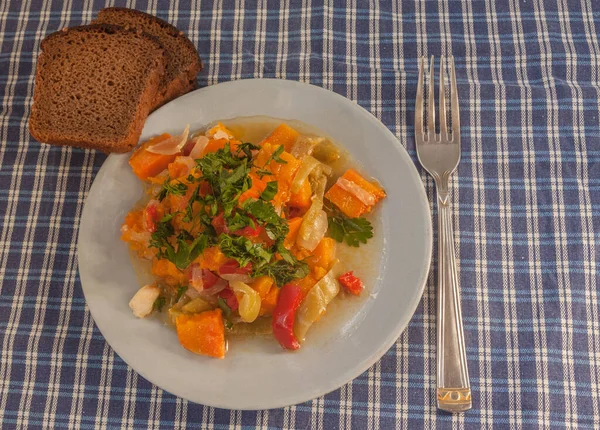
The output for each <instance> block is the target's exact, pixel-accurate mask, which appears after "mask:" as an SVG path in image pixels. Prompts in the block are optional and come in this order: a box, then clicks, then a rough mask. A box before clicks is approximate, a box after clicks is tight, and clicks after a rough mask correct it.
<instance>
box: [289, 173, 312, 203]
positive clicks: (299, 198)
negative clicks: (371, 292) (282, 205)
mask: <svg viewBox="0 0 600 430" xmlns="http://www.w3.org/2000/svg"><path fill="white" fill-rule="evenodd" d="M311 197H312V188H311V187H310V182H309V181H308V179H305V180H304V183H303V184H302V187H301V188H300V190H299V191H298V192H297V193H292V194H290V200H289V201H288V205H289V206H291V207H293V208H299V209H308V208H309V207H310V205H311V203H312V200H311Z"/></svg>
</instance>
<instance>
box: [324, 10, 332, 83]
mask: <svg viewBox="0 0 600 430" xmlns="http://www.w3.org/2000/svg"><path fill="white" fill-rule="evenodd" d="M322 52H323V88H327V89H328V90H333V63H334V60H333V54H334V52H333V0H327V1H326V2H324V4H323V48H322Z"/></svg>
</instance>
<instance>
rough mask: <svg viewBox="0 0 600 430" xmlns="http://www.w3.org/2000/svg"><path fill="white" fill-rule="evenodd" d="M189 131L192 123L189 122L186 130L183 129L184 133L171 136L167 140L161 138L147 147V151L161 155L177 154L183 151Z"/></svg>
mask: <svg viewBox="0 0 600 430" xmlns="http://www.w3.org/2000/svg"><path fill="white" fill-rule="evenodd" d="M189 133H190V125H189V124H188V125H187V127H185V130H183V133H182V134H180V135H177V136H171V137H169V138H168V139H166V140H161V141H160V142H158V143H156V144H154V145H152V146H149V147H148V148H146V151H148V152H152V153H153V154H161V155H174V154H177V153H179V152H181V150H182V149H183V147H184V146H185V144H186V143H187V140H188V135H189Z"/></svg>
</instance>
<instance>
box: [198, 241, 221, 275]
mask: <svg viewBox="0 0 600 430" xmlns="http://www.w3.org/2000/svg"><path fill="white" fill-rule="evenodd" d="M198 258H199V259H201V262H200V267H202V268H203V269H208V270H212V271H213V272H217V271H218V270H219V267H221V266H222V265H223V264H224V263H225V262H226V261H227V257H226V256H225V254H223V253H222V252H221V250H220V249H219V247H218V246H211V247H210V248H206V249H205V250H204V253H203V254H202V255H201V256H200V257H198Z"/></svg>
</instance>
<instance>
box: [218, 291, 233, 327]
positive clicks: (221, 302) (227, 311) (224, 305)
mask: <svg viewBox="0 0 600 430" xmlns="http://www.w3.org/2000/svg"><path fill="white" fill-rule="evenodd" d="M217 305H218V306H219V307H220V308H221V310H222V311H223V316H224V317H225V318H224V319H223V323H224V324H225V327H227V328H228V329H231V327H233V324H232V323H231V321H229V318H231V308H230V307H229V305H228V304H227V302H226V301H225V299H223V297H219V298H217Z"/></svg>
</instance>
